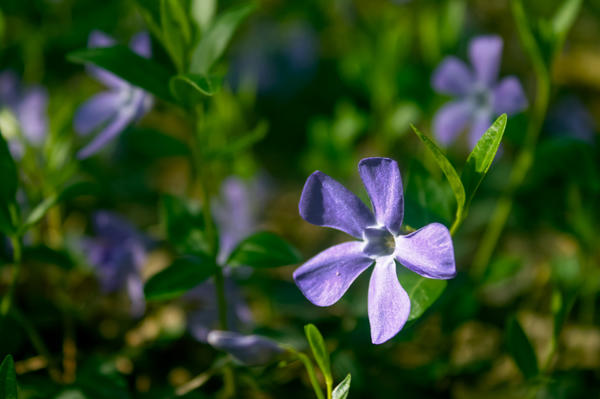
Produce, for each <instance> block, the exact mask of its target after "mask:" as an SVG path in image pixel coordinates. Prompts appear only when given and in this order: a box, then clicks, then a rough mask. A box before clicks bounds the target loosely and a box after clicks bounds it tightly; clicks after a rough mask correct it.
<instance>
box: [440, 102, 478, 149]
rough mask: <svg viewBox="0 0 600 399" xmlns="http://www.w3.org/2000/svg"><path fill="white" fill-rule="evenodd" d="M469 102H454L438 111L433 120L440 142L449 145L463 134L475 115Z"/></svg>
mask: <svg viewBox="0 0 600 399" xmlns="http://www.w3.org/2000/svg"><path fill="white" fill-rule="evenodd" d="M473 112H474V109H473V106H472V105H471V104H470V103H469V102H468V101H452V102H449V103H448V104H446V105H444V106H443V107H442V108H440V109H439V110H438V112H437V113H436V114H435V117H434V118H433V132H434V134H435V136H436V137H437V139H438V141H439V142H440V143H441V144H442V145H444V146H447V145H449V144H450V143H451V142H452V141H454V140H455V139H456V136H458V135H459V133H460V132H462V131H463V130H464V129H465V127H466V126H467V124H468V123H469V120H470V119H471V117H472V115H473Z"/></svg>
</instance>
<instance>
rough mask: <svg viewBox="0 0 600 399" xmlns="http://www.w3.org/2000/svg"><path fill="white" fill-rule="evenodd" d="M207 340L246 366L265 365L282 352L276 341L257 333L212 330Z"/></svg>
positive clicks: (274, 359)
mask: <svg viewBox="0 0 600 399" xmlns="http://www.w3.org/2000/svg"><path fill="white" fill-rule="evenodd" d="M207 341H208V343H209V344H210V345H212V346H213V347H215V348H217V349H220V350H222V351H225V352H227V353H229V354H230V355H231V356H233V358H234V359H236V360H237V361H239V362H240V363H242V364H244V365H246V366H264V365H267V364H269V363H272V362H274V361H276V360H277V358H278V357H279V355H281V354H282V353H283V352H284V350H283V349H282V348H281V347H280V346H279V345H278V344H277V342H275V341H272V340H270V339H268V338H265V337H261V336H259V335H242V334H239V333H235V332H231V331H219V330H214V331H211V332H210V334H208V339H207Z"/></svg>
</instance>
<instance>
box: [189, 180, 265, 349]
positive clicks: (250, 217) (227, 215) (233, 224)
mask: <svg viewBox="0 0 600 399" xmlns="http://www.w3.org/2000/svg"><path fill="white" fill-rule="evenodd" d="M267 196H268V182H267V181H266V178H264V177H261V176H259V177H257V178H255V179H253V180H250V181H244V180H242V179H240V178H238V177H233V176H231V177H228V178H227V179H225V181H224V182H223V184H222V186H221V192H220V195H219V197H218V198H217V199H215V201H214V202H213V214H214V218H215V222H216V224H217V226H218V227H219V254H218V256H217V262H218V263H219V264H220V265H222V267H224V273H225V275H226V277H225V293H226V298H227V315H228V321H227V324H228V325H229V328H230V329H232V330H237V329H239V328H240V327H242V326H245V325H248V324H250V323H251V322H252V315H251V313H250V309H249V308H248V306H247V305H246V303H245V301H244V299H243V297H242V293H241V291H240V289H239V287H238V286H237V285H236V284H235V283H234V281H233V278H232V276H231V272H232V271H231V270H230V269H229V268H227V267H226V265H224V263H225V262H226V260H227V258H228V257H229V255H230V253H231V251H232V250H233V249H234V248H235V246H236V245H237V244H238V243H239V242H240V241H241V240H242V239H244V238H246V237H247V236H248V235H250V234H252V233H253V232H254V231H255V230H256V228H257V226H258V219H259V216H260V213H261V211H262V209H261V208H262V206H263V204H264V202H265V201H266V198H267ZM237 269H240V268H237ZM215 290H216V289H215V285H214V282H213V281H212V280H210V281H207V282H205V283H202V284H200V285H199V286H198V287H196V288H194V289H193V290H191V291H190V292H188V293H187V294H186V295H185V297H184V298H185V300H186V302H187V303H188V306H190V307H191V309H190V311H189V312H188V313H187V324H188V330H189V331H190V333H191V334H192V336H193V337H194V338H196V339H197V340H198V341H202V342H206V339H207V336H208V333H209V332H210V331H211V330H212V329H214V328H215V327H217V325H218V320H219V313H218V305H217V301H216V292H215Z"/></svg>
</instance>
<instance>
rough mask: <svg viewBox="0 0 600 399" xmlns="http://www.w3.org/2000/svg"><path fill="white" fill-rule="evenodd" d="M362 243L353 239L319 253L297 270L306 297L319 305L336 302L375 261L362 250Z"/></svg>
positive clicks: (295, 277) (299, 283) (296, 275)
mask: <svg viewBox="0 0 600 399" xmlns="http://www.w3.org/2000/svg"><path fill="white" fill-rule="evenodd" d="M362 247H363V243H362V242H359V241H351V242H346V243H343V244H338V245H335V246H333V247H331V248H328V249H326V250H325V251H323V252H321V253H319V254H317V255H316V256H315V257H313V258H311V259H309V260H308V261H307V262H306V263H304V264H303V265H302V266H300V267H299V268H298V269H296V271H295V272H294V281H295V282H296V285H297V286H298V288H300V291H302V293H303V294H304V296H305V297H306V298H307V299H308V300H309V301H311V302H312V303H314V304H315V305H317V306H330V305H333V304H334V303H336V302H337V301H338V300H339V299H340V298H341V297H342V295H344V293H345V292H346V291H347V290H348V287H350V285H351V284H352V282H353V281H354V280H355V279H356V278H357V277H358V276H359V275H360V274H361V273H362V272H363V271H364V270H365V269H366V268H367V267H369V266H370V265H371V263H373V260H372V259H371V258H369V257H367V256H366V255H365V254H363V252H362Z"/></svg>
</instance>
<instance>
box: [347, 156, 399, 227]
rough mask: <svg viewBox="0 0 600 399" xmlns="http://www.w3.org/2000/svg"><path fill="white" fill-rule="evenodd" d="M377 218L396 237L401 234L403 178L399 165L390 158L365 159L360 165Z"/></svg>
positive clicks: (359, 168) (361, 175) (360, 171)
mask: <svg viewBox="0 0 600 399" xmlns="http://www.w3.org/2000/svg"><path fill="white" fill-rule="evenodd" d="M358 171H359V173H360V177H361V178H362V181H363V183H364V185H365V188H366V189H367V193H368V194H369V198H370V199H371V204H372V205H373V210H374V211H375V218H376V219H377V222H378V223H379V224H381V225H384V226H385V227H387V229H388V230H389V231H390V232H392V233H393V234H394V235H397V234H399V233H400V227H401V226H402V217H403V215H404V196H403V194H402V178H401V176H400V169H399V168H398V163H397V162H396V161H394V160H393V159H389V158H365V159H363V160H361V161H360V163H359V164H358Z"/></svg>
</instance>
